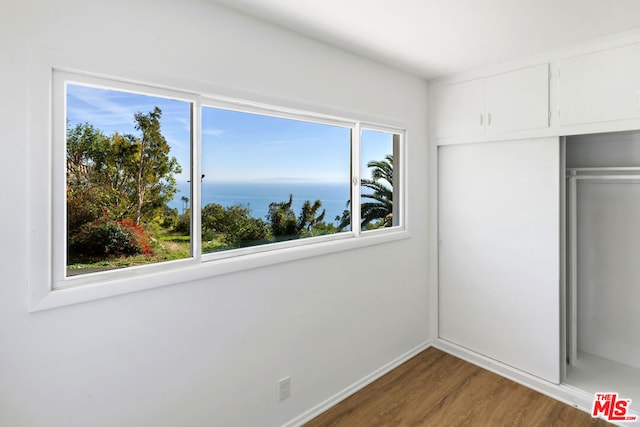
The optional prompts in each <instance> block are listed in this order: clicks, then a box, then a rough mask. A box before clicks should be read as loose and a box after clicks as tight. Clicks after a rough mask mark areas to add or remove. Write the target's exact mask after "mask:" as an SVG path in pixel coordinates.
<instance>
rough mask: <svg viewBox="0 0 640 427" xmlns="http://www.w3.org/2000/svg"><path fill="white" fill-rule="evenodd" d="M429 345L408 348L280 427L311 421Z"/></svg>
mask: <svg viewBox="0 0 640 427" xmlns="http://www.w3.org/2000/svg"><path fill="white" fill-rule="evenodd" d="M429 347H431V341H425V342H423V343H422V344H420V345H418V346H417V347H415V348H413V349H411V350H409V351H408V352H406V353H405V354H403V355H401V356H400V357H398V358H396V359H394V360H392V361H391V362H389V363H387V364H386V365H384V366H382V367H381V368H379V369H376V370H375V371H373V372H372V373H370V374H369V375H367V376H366V377H364V378H362V379H360V380H358V381H356V382H355V383H353V384H352V385H350V386H348V387H347V388H345V389H343V390H341V391H339V392H338V393H336V394H334V395H333V396H331V397H330V398H328V399H327V400H325V401H324V402H321V403H319V404H318V405H316V406H314V407H313V408H311V409H309V410H308V411H305V412H303V413H302V414H300V415H298V416H297V417H295V418H294V419H292V420H291V421H289V422H287V423H286V424H283V426H282V427H298V426H301V425H302V424H304V423H306V422H308V421H311V420H312V419H314V418H315V417H317V416H318V415H320V414H322V413H323V412H325V411H326V410H327V409H329V408H331V407H333V406H335V405H336V404H338V403H340V402H341V401H343V400H344V399H346V398H347V397H349V396H351V395H352V394H354V393H356V392H357V391H359V390H361V389H362V388H364V387H366V386H367V385H369V384H371V383H372V382H374V381H375V380H377V379H378V378H380V377H382V376H383V375H385V374H387V373H389V372H391V371H392V370H393V369H395V368H397V367H398V366H400V365H402V364H403V363H404V362H406V361H407V360H409V359H411V358H412V357H414V356H415V355H417V354H418V353H421V352H422V351H424V350H426V349H428V348H429Z"/></svg>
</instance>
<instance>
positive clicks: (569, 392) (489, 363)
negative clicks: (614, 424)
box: [432, 339, 637, 426]
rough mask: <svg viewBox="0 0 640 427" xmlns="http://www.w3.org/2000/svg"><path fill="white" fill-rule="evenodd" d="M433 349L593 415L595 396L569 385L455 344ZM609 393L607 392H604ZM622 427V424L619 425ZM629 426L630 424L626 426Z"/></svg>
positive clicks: (438, 344) (441, 342) (441, 343)
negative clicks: (540, 376) (554, 381)
mask: <svg viewBox="0 0 640 427" xmlns="http://www.w3.org/2000/svg"><path fill="white" fill-rule="evenodd" d="M432 345H433V347H435V348H437V349H439V350H442V351H444V352H447V353H449V354H451V355H453V356H456V357H459V358H460V359H462V360H465V361H467V362H469V363H472V364H474V365H476V366H479V367H481V368H483V369H486V370H488V371H491V372H493V373H495V374H498V375H500V376H502V377H505V378H508V379H510V380H512V381H514V382H517V383H518V384H522V385H523V386H525V387H528V388H530V389H532V390H535V391H537V392H540V393H542V394H544V395H546V396H549V397H551V398H552V399H555V400H559V401H560V402H563V403H566V404H567V405H570V406H573V407H574V408H577V409H579V410H581V411H584V412H587V413H589V414H591V409H592V406H593V399H594V397H595V396H594V395H593V394H591V393H588V392H586V391H584V390H581V389H578V388H575V387H572V386H570V385H567V384H554V383H551V382H549V381H546V380H543V379H542V378H539V377H536V376H534V375H531V374H527V373H526V372H523V371H521V370H519V369H516V368H514V367H512V366H509V365H505V364H504V363H501V362H498V361H497V360H494V359H491V358H489V357H486V356H483V355H481V354H478V353H476V352H474V351H472V350H469V349H467V348H464V347H461V346H459V345H456V344H453V343H451V342H448V341H445V340H442V339H436V340H434V342H433V344H432ZM604 391H607V390H604ZM630 415H637V413H635V411H630ZM619 425H622V424H619ZM626 425H627V426H628V425H629V424H628V423H627V424H626Z"/></svg>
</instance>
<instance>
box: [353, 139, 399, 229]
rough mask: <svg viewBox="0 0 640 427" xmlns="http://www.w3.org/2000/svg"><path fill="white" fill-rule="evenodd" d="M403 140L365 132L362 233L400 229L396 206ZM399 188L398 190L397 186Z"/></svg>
mask: <svg viewBox="0 0 640 427" xmlns="http://www.w3.org/2000/svg"><path fill="white" fill-rule="evenodd" d="M399 143H400V136H399V135H397V134H393V133H389V132H381V131H375V130H368V129H363V130H362V136H361V149H360V159H361V164H360V176H361V177H362V179H361V186H360V190H361V193H360V202H361V204H360V229H361V230H362V231H366V230H375V229H378V228H384V227H391V226H394V225H399V215H398V212H397V208H396V205H394V184H395V180H396V179H397V176H398V175H397V172H398V171H397V169H398V168H397V164H398V159H397V153H398V152H399V149H398V146H399ZM396 187H397V186H396Z"/></svg>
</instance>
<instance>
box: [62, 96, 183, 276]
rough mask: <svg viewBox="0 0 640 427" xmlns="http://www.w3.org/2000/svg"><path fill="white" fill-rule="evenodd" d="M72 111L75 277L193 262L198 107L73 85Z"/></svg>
mask: <svg viewBox="0 0 640 427" xmlns="http://www.w3.org/2000/svg"><path fill="white" fill-rule="evenodd" d="M66 105H67V109H66V122H67V139H66V163H67V164H66V201H67V215H66V219H67V232H66V240H67V276H71V275H77V274H83V273H88V272H95V271H102V270H111V269H115V268H122V267H128V266H133V265H141V264H151V263H157V262H162V261H168V260H173V259H180V258H187V257H190V256H191V237H190V229H189V224H190V221H189V215H190V211H189V206H188V200H189V196H190V194H191V192H190V189H189V186H187V187H184V186H183V187H181V188H182V189H183V190H184V191H186V193H182V194H179V193H178V187H177V182H178V181H186V180H188V174H189V171H190V152H191V103H189V102H184V101H177V100H173V99H167V98H160V97H153V96H147V95H139V94H134V93H129V92H123V91H119V90H109V89H101V88H95V87H89V86H83V85H78V84H67V85H66ZM181 196H182V197H181Z"/></svg>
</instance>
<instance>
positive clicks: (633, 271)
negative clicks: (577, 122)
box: [564, 131, 640, 408]
mask: <svg viewBox="0 0 640 427" xmlns="http://www.w3.org/2000/svg"><path fill="white" fill-rule="evenodd" d="M564 152H565V165H564V166H565V173H566V187H565V188H566V210H565V211H566V223H565V225H566V226H565V230H566V248H567V253H566V269H565V271H566V279H567V280H566V284H567V285H566V295H567V298H566V303H567V307H566V315H567V316H566V325H567V331H566V354H567V366H566V378H565V383H566V384H568V385H570V386H574V387H576V388H578V389H581V390H584V391H587V392H589V393H596V392H608V391H616V392H618V393H619V394H620V395H622V396H624V397H625V398H630V399H632V402H633V403H632V407H634V408H638V403H640V131H634V132H619V133H607V134H593V135H580V136H570V137H566V138H565V150H564Z"/></svg>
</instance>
